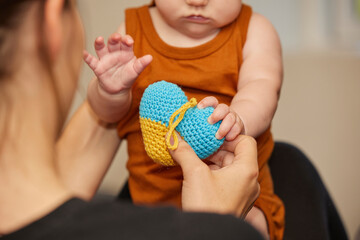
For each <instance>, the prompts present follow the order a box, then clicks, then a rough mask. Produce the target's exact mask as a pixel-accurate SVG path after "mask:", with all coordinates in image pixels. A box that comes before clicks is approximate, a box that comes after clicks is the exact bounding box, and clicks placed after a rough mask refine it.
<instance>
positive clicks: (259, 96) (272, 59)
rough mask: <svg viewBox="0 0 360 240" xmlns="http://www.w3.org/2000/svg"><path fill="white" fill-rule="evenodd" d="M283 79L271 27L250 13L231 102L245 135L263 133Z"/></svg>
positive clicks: (277, 46)
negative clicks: (236, 88)
mask: <svg viewBox="0 0 360 240" xmlns="http://www.w3.org/2000/svg"><path fill="white" fill-rule="evenodd" d="M282 77H283V66H282V53H281V45H280V40H279V37H278V35H277V33H276V30H275V29H274V28H273V26H272V24H271V23H270V22H269V21H268V20H267V19H266V18H264V17H263V16H261V15H259V14H256V13H254V14H253V16H252V17H251V20H250V24H249V29H248V34H247V40H246V43H245V46H244V49H243V64H242V66H241V69H240V73H239V81H238V92H237V94H236V95H235V97H234V98H233V100H232V102H231V105H230V107H231V110H232V111H234V112H236V113H237V114H238V116H239V117H240V119H241V120H242V122H243V125H244V128H245V129H244V132H245V134H247V135H250V136H253V137H257V136H259V135H260V134H261V133H262V132H264V131H265V130H266V129H267V128H268V127H269V126H270V123H271V120H272V118H273V116H274V114H275V111H276V108H277V103H278V99H279V95H280V89H281V84H282Z"/></svg>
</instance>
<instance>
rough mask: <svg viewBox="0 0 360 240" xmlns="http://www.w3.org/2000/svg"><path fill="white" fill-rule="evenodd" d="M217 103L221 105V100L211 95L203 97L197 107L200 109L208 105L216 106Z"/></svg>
mask: <svg viewBox="0 0 360 240" xmlns="http://www.w3.org/2000/svg"><path fill="white" fill-rule="evenodd" d="M217 105H219V101H218V100H217V99H216V97H213V96H209V97H205V98H203V99H202V100H201V101H200V102H199V103H198V104H197V107H198V108H199V109H202V108H206V107H213V108H216V107H217Z"/></svg>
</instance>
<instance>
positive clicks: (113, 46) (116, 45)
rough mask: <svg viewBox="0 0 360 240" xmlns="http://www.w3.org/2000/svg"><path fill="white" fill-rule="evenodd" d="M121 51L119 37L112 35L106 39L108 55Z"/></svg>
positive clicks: (116, 34) (115, 34) (118, 35)
mask: <svg viewBox="0 0 360 240" xmlns="http://www.w3.org/2000/svg"><path fill="white" fill-rule="evenodd" d="M120 50H121V35H120V34H119V33H113V34H111V36H110V37H109V39H108V51H109V52H110V53H112V52H116V51H120Z"/></svg>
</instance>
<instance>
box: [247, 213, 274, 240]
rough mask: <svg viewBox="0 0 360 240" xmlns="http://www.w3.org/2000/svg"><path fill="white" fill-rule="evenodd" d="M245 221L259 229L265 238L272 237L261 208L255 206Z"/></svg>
mask: <svg viewBox="0 0 360 240" xmlns="http://www.w3.org/2000/svg"><path fill="white" fill-rule="evenodd" d="M245 221H247V222H248V223H250V224H251V225H252V226H253V227H254V228H255V229H257V230H258V231H259V232H260V233H261V234H262V235H263V236H264V238H265V239H270V236H269V229H268V226H267V222H266V218H265V214H264V213H263V212H262V211H261V210H260V209H259V208H257V207H253V208H252V209H251V210H250V211H249V213H248V215H247V216H246V218H245Z"/></svg>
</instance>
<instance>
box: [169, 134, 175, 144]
mask: <svg viewBox="0 0 360 240" xmlns="http://www.w3.org/2000/svg"><path fill="white" fill-rule="evenodd" d="M170 144H171V145H174V137H173V135H171V136H170Z"/></svg>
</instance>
